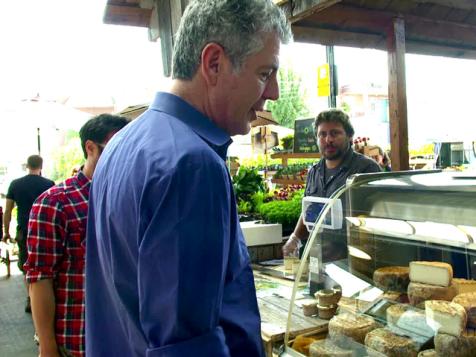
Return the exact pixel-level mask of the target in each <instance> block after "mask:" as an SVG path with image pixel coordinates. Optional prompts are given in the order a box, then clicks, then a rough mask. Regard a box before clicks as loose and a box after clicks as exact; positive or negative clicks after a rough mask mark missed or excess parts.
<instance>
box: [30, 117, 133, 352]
mask: <svg viewBox="0 0 476 357" xmlns="http://www.w3.org/2000/svg"><path fill="white" fill-rule="evenodd" d="M126 124H127V119H126V118H123V117H119V116H114V115H109V114H101V115H99V116H97V117H95V118H92V119H90V120H89V121H87V122H86V123H85V124H84V125H83V127H82V128H81V130H80V131H79V136H80V138H81V147H82V149H83V153H84V157H85V159H86V161H85V163H84V166H83V167H82V168H81V170H80V171H79V172H78V173H77V174H76V175H75V176H73V177H71V178H68V179H66V180H65V181H64V182H62V183H60V184H58V185H56V186H54V187H52V188H51V189H49V190H48V191H46V192H45V193H43V194H42V195H41V196H40V197H38V199H37V200H36V201H35V203H34V204H33V207H32V209H31V214H30V223H29V229H28V252H29V257H28V260H27V262H26V264H25V270H26V272H27V280H28V282H29V283H30V295H31V303H32V312H33V321H34V323H35V328H36V332H37V334H38V338H39V342H40V355H41V356H42V357H51V356H55V357H57V356H84V350H85V342H84V275H85V274H84V264H85V263H84V262H85V235H86V221H87V212H88V198H89V188H90V185H91V179H92V177H93V173H94V170H95V168H96V164H97V162H98V160H99V157H100V156H101V153H102V151H103V149H104V147H105V146H106V144H107V142H108V141H109V139H111V137H112V136H113V135H114V134H115V133H116V132H118V131H119V130H120V129H122V128H123V127H124V126H125V125H126Z"/></svg>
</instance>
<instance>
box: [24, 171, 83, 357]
mask: <svg viewBox="0 0 476 357" xmlns="http://www.w3.org/2000/svg"><path fill="white" fill-rule="evenodd" d="M90 185H91V181H90V180H89V179H88V178H87V177H86V176H85V175H84V174H83V173H82V172H81V171H80V172H79V173H78V174H77V175H76V176H73V177H71V178H69V179H67V180H65V181H64V182H62V183H60V184H58V185H56V186H54V187H52V188H50V189H49V190H48V191H46V192H44V193H43V194H42V195H41V196H40V197H38V198H37V200H36V201H35V203H34V204H33V207H32V209H31V213H30V221H29V224H28V241H27V244H28V260H27V262H26V263H25V266H24V267H25V271H26V272H27V274H26V278H27V280H28V282H29V283H34V282H36V281H38V280H42V279H53V280H54V287H55V298H56V311H55V313H56V316H55V332H56V342H57V344H58V346H63V347H64V348H66V350H68V351H69V352H70V353H71V354H73V355H74V356H84V350H85V344H84V262H85V238H86V218H87V214H88V199H89V188H90Z"/></svg>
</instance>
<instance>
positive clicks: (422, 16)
mask: <svg viewBox="0 0 476 357" xmlns="http://www.w3.org/2000/svg"><path fill="white" fill-rule="evenodd" d="M273 1H274V2H275V3H276V4H278V5H279V6H281V7H282V8H283V9H284V11H285V12H286V14H287V17H288V18H289V20H290V22H291V24H292V29H293V34H294V38H295V40H296V41H301V42H312V43H317V44H323V45H342V46H352V47H361V48H374V49H383V50H386V51H387V52H388V74H389V91H388V96H389V112H390V138H391V148H392V150H391V156H392V167H393V168H394V169H396V170H406V169H408V168H409V166H408V160H409V154H408V124H407V99H406V84H405V53H417V54H424V55H439V56H450V57H457V58H472V59H476V1H474V0H452V1H448V0H273ZM188 2H189V0H107V5H106V9H105V16H104V22H106V23H116V24H122V25H134V26H145V27H148V28H149V38H150V39H151V40H156V39H157V38H159V37H160V39H161V47H162V63H163V65H164V73H165V75H166V76H169V75H170V73H171V59H172V48H173V41H174V37H173V35H174V34H175V32H176V30H177V29H178V26H179V24H180V18H181V16H182V13H183V11H184V10H185V7H186V5H187V4H188ZM147 23H148V24H147Z"/></svg>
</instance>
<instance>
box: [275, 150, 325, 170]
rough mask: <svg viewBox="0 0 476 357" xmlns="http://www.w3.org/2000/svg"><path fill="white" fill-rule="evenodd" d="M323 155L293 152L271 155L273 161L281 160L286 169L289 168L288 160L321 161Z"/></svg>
mask: <svg viewBox="0 0 476 357" xmlns="http://www.w3.org/2000/svg"><path fill="white" fill-rule="evenodd" d="M320 157H321V154H319V153H310V154H304V153H292V152H277V153H275V154H271V158H272V159H281V162H282V164H283V166H284V167H286V166H288V159H319V158H320Z"/></svg>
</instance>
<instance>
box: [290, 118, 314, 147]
mask: <svg viewBox="0 0 476 357" xmlns="http://www.w3.org/2000/svg"><path fill="white" fill-rule="evenodd" d="M293 151H294V152H295V153H318V152H319V148H318V146H317V141H316V135H315V134H314V118H310V119H298V120H295V121H294V149H293Z"/></svg>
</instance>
